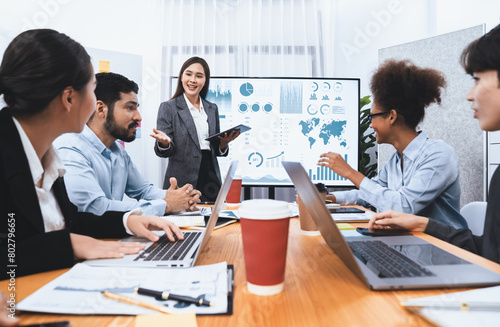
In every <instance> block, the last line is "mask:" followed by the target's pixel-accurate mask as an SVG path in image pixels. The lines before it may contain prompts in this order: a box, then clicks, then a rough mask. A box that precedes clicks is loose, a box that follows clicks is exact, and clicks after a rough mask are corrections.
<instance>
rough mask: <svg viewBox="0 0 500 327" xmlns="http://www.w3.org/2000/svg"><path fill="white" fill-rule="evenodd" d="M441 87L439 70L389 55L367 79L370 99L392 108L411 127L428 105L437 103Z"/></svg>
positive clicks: (418, 121)
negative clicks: (371, 97)
mask: <svg viewBox="0 0 500 327" xmlns="http://www.w3.org/2000/svg"><path fill="white" fill-rule="evenodd" d="M444 87H446V80H445V78H444V75H443V74H442V73H441V72H439V71H437V70H435V69H432V68H420V67H418V66H416V65H415V64H413V63H412V62H411V61H409V60H401V61H399V60H393V59H390V60H387V61H385V62H384V63H382V64H381V65H380V67H379V68H378V69H377V71H376V72H375V74H373V76H372V79H371V83H370V89H371V91H372V94H373V98H374V102H375V103H376V104H377V105H378V106H380V107H381V108H382V109H383V110H386V111H389V110H392V109H394V110H396V111H397V113H398V115H400V116H403V120H404V123H405V124H406V125H407V126H408V127H411V128H416V127H417V125H418V124H419V123H420V122H421V121H422V120H423V119H424V116H425V108H426V107H427V106H428V105H430V104H431V103H434V102H436V103H437V104H441V89H442V88H444ZM398 117H399V116H398Z"/></svg>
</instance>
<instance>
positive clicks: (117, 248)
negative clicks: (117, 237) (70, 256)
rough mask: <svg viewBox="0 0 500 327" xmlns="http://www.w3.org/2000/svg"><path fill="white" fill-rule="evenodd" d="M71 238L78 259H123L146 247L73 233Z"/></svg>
mask: <svg viewBox="0 0 500 327" xmlns="http://www.w3.org/2000/svg"><path fill="white" fill-rule="evenodd" d="M130 217H132V215H130ZM130 217H129V219H130ZM69 236H70V238H71V245H72V246H73V252H74V254H75V257H76V258H77V259H105V258H122V257H123V256H124V255H126V254H136V253H139V251H141V250H143V249H144V246H145V245H144V244H141V243H137V242H111V241H100V240H96V239H95V238H92V237H89V236H85V235H79V234H73V233H70V234H69Z"/></svg>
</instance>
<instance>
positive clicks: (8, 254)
mask: <svg viewBox="0 0 500 327" xmlns="http://www.w3.org/2000/svg"><path fill="white" fill-rule="evenodd" d="M52 189H53V191H54V194H55V197H56V199H57V201H58V203H59V206H60V208H61V212H62V214H63V216H64V219H65V223H66V228H65V229H63V230H60V231H54V232H49V233H46V232H45V228H44V224H43V218H42V213H41V209H40V205H39V202H38V197H37V195H36V190H35V187H34V183H33V178H32V177H31V171H30V168H29V164H28V159H27V157H26V154H25V152H24V148H23V145H22V142H21V139H20V136H19V133H18V131H17V128H16V126H15V125H14V121H13V120H12V115H11V113H10V110H9V108H4V109H2V110H1V111H0V215H1V218H0V219H1V220H3V223H2V224H1V226H0V245H1V254H0V255H1V257H2V258H1V262H2V263H3V264H2V267H4V271H3V273H2V274H1V275H0V276H1V278H2V279H5V278H10V277H11V276H9V275H6V271H8V269H7V268H6V267H7V265H15V266H16V267H13V268H12V269H14V270H15V275H16V276H22V275H28V274H33V273H37V272H42V271H48V270H53V269H60V268H66V267H71V266H72V265H73V263H74V254H73V248H72V246H71V240H70V236H69V233H70V232H71V233H77V234H83V235H88V236H92V237H96V238H107V237H111V238H119V237H123V236H125V235H127V234H126V232H125V228H124V227H123V222H122V219H123V214H124V213H123V212H107V213H105V214H104V215H103V216H95V215H93V214H89V213H83V212H77V208H76V206H74V205H73V204H72V203H71V202H70V201H69V198H68V195H67V192H66V187H65V185H64V180H63V178H59V179H57V180H56V181H55V183H54V185H53V187H52Z"/></svg>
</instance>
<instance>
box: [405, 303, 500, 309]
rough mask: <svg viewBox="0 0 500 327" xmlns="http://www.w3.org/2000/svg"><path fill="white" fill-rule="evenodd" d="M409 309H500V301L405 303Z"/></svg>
mask: <svg viewBox="0 0 500 327" xmlns="http://www.w3.org/2000/svg"><path fill="white" fill-rule="evenodd" d="M405 308H408V309H423V308H431V309H433V308H436V309H456V310H461V311H469V310H474V311H476V310H484V311H500V303H498V302H497V303H488V302H459V301H457V302H445V303H442V302H440V303H435V302H429V303H425V302H419V303H415V304H414V305H405Z"/></svg>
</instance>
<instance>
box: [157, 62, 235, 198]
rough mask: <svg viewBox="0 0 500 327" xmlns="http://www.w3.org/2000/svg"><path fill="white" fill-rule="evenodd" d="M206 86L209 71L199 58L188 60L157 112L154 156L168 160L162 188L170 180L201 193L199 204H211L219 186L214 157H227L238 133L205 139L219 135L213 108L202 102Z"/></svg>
mask: <svg viewBox="0 0 500 327" xmlns="http://www.w3.org/2000/svg"><path fill="white" fill-rule="evenodd" d="M209 83H210V68H209V67H208V64H207V62H206V61H205V60H204V59H202V58H199V57H192V58H190V59H188V60H187V61H186V62H185V63H184V64H183V65H182V68H181V71H180V73H179V78H178V83H177V90H176V92H175V94H174V96H173V97H172V98H171V99H170V101H167V102H163V103H162V104H161V105H160V109H159V110H158V119H157V129H153V134H151V136H152V137H154V138H155V139H156V142H155V148H154V149H155V153H156V154H157V155H158V156H159V157H162V158H169V162H168V167H167V173H166V175H165V182H164V184H163V188H169V187H170V181H169V179H170V177H175V178H177V181H178V183H179V185H184V184H185V183H189V184H191V185H193V186H195V187H196V189H198V190H199V191H201V193H202V196H201V197H200V199H201V201H202V202H204V201H209V202H213V201H215V199H216V198H217V194H218V193H219V189H220V185H221V175H220V170H219V163H218V161H217V157H218V156H227V154H228V151H229V150H228V143H229V142H231V141H232V140H234V139H235V138H236V137H238V135H239V132H233V133H231V134H230V135H225V136H223V137H219V139H216V140H214V141H211V142H209V141H206V140H205V139H206V138H207V137H208V136H210V135H213V134H216V133H219V132H220V126H219V110H218V108H217V105H215V104H214V103H210V102H208V101H206V100H205V97H206V95H207V93H208V86H209Z"/></svg>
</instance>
